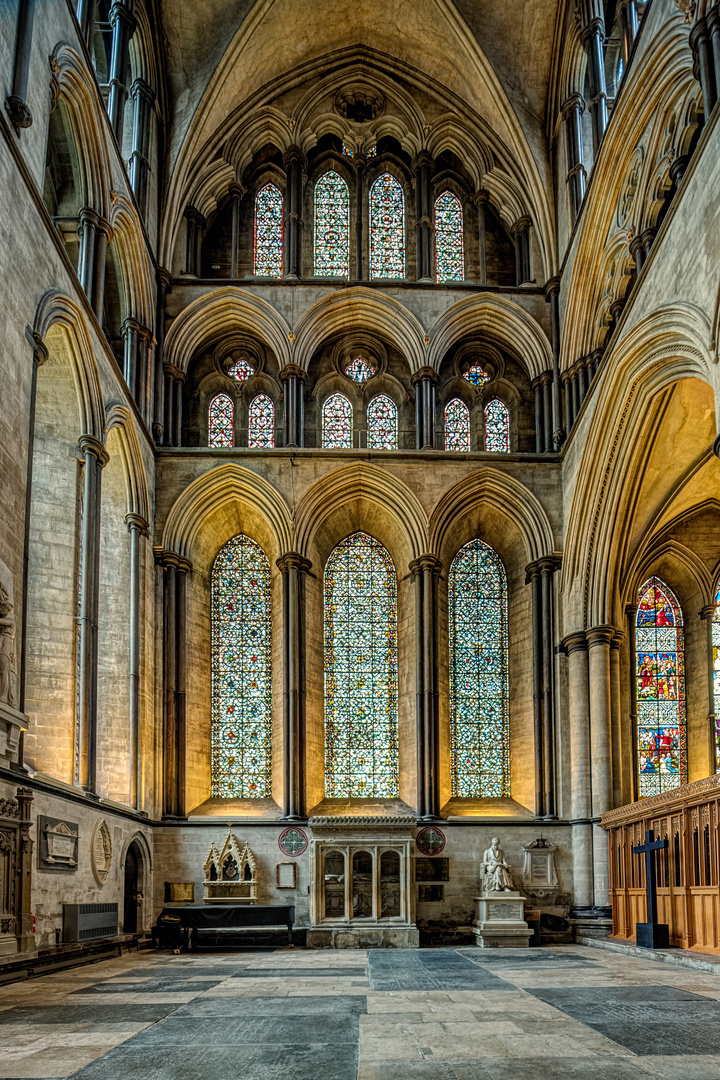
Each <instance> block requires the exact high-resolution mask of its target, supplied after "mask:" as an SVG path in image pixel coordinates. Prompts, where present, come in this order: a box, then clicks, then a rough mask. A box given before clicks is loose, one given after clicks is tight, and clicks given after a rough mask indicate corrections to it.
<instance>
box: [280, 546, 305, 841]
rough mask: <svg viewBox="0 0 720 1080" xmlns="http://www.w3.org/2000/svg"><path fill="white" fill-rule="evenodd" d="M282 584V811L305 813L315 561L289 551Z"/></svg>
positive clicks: (295, 815) (294, 816) (295, 816)
mask: <svg viewBox="0 0 720 1080" xmlns="http://www.w3.org/2000/svg"><path fill="white" fill-rule="evenodd" d="M277 565H278V569H279V570H280V573H281V574H282V579H283V580H282V587H283V810H284V817H285V819H286V820H287V821H298V820H300V819H301V818H303V817H304V816H305V575H306V574H309V573H310V570H311V569H312V564H311V563H310V562H308V560H307V559H304V558H303V557H302V555H299V554H298V553H297V552H296V551H290V552H288V553H287V555H283V556H282V558H280V559H278V561H277Z"/></svg>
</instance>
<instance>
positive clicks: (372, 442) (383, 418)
mask: <svg viewBox="0 0 720 1080" xmlns="http://www.w3.org/2000/svg"><path fill="white" fill-rule="evenodd" d="M397 442H398V438H397V409H396V408H395V403H394V402H392V401H391V400H390V398H389V397H386V395H385V394H378V396H377V397H375V398H373V399H372V401H371V402H370V404H369V405H368V411H367V444H368V449H369V450H397Z"/></svg>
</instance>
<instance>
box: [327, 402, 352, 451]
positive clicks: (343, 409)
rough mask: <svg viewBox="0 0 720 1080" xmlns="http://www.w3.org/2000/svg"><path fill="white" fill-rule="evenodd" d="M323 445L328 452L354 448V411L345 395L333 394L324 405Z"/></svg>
mask: <svg viewBox="0 0 720 1080" xmlns="http://www.w3.org/2000/svg"><path fill="white" fill-rule="evenodd" d="M322 444H323V447H324V448H325V449H326V450H345V449H350V448H351V447H352V444H353V409H352V405H351V404H350V402H349V401H348V399H347V398H346V397H345V395H344V394H331V395H330V397H329V398H327V399H326V401H325V403H324V405H323V409H322Z"/></svg>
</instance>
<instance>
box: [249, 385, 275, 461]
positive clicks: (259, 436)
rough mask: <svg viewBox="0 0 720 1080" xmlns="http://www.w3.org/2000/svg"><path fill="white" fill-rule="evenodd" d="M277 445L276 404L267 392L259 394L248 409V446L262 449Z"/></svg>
mask: <svg viewBox="0 0 720 1080" xmlns="http://www.w3.org/2000/svg"><path fill="white" fill-rule="evenodd" d="M274 445H275V406H274V405H273V403H272V401H271V400H270V398H269V397H268V396H267V394H258V395H257V397H254V398H253V399H252V401H251V402H250V408H249V409H248V446H250V447H252V448H253V449H256V450H262V449H264V448H265V447H268V446H274Z"/></svg>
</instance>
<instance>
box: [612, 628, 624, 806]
mask: <svg viewBox="0 0 720 1080" xmlns="http://www.w3.org/2000/svg"><path fill="white" fill-rule="evenodd" d="M623 637H624V634H620V633H617V634H614V635H613V638H612V641H611V642H610V725H611V730H612V804H613V806H622V804H623V790H624V775H623V774H624V772H625V762H626V758H625V747H624V745H623V743H624V740H623V733H622V688H621V681H620V646H621V645H622V642H623Z"/></svg>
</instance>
